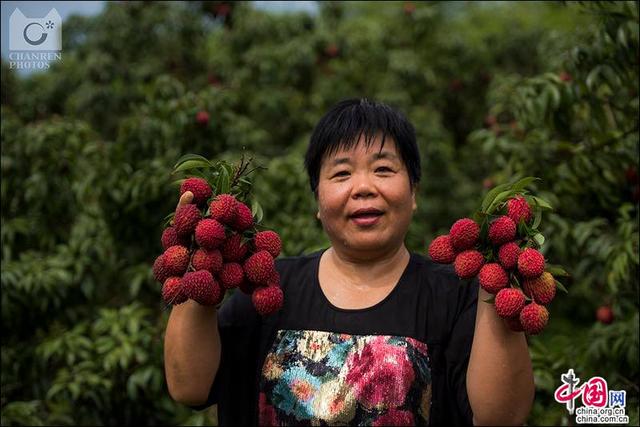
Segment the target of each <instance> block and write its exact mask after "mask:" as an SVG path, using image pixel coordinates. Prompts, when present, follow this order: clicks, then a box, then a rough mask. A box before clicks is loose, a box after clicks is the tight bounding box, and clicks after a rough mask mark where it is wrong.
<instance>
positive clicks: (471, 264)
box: [453, 250, 484, 279]
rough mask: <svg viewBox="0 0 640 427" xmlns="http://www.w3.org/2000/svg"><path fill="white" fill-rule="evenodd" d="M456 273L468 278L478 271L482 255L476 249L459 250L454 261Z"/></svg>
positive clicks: (482, 262)
mask: <svg viewBox="0 0 640 427" xmlns="http://www.w3.org/2000/svg"><path fill="white" fill-rule="evenodd" d="M453 264H454V268H455V270H456V274H457V275H458V277H460V278H461V279H470V278H472V277H474V276H475V275H476V274H478V272H479V271H480V268H481V267H482V264H484V257H483V256H482V254H481V253H480V252H478V251H476V250H468V251H464V252H460V253H459V254H458V256H456V259H455V261H454V263H453Z"/></svg>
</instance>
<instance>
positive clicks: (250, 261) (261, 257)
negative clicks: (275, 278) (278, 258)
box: [244, 251, 275, 285]
mask: <svg viewBox="0 0 640 427" xmlns="http://www.w3.org/2000/svg"><path fill="white" fill-rule="evenodd" d="M274 270H275V264H274V262H273V257H272V256H271V254H270V253H269V252H267V251H259V252H256V253H255V254H253V255H251V256H250V257H249V258H247V260H246V261H245V262H244V272H245V275H246V276H247V278H248V279H249V280H250V281H252V282H253V283H256V284H258V285H264V284H266V283H267V280H268V279H269V276H271V274H272V273H273V271H274Z"/></svg>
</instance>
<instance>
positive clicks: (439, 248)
mask: <svg viewBox="0 0 640 427" xmlns="http://www.w3.org/2000/svg"><path fill="white" fill-rule="evenodd" d="M429 256H430V257H431V259H432V260H433V261H434V262H437V263H440V264H451V263H452V262H453V261H455V259H456V253H455V251H454V250H453V245H452V244H451V237H450V236H449V235H448V234H447V235H444V236H438V237H436V238H435V239H433V241H432V242H431V244H430V245H429Z"/></svg>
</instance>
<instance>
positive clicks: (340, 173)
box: [333, 171, 349, 178]
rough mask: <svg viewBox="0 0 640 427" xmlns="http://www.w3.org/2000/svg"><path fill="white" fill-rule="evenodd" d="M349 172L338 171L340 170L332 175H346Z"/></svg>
mask: <svg viewBox="0 0 640 427" xmlns="http://www.w3.org/2000/svg"><path fill="white" fill-rule="evenodd" d="M348 175H349V172H347V171H340V172H336V173H335V174H334V175H333V177H334V178H335V177H336V176H348Z"/></svg>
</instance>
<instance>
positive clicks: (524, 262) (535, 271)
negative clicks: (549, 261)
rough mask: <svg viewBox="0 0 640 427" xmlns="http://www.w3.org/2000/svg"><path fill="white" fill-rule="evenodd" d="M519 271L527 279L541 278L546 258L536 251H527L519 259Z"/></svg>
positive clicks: (529, 249) (530, 249)
mask: <svg viewBox="0 0 640 427" xmlns="http://www.w3.org/2000/svg"><path fill="white" fill-rule="evenodd" d="M518 271H519V272H520V274H522V276H523V277H525V278H527V279H532V278H535V277H538V276H540V275H541V274H542V273H543V272H544V256H542V254H541V253H540V252H538V251H537V250H535V249H532V248H527V249H525V250H524V251H522V253H521V254H520V256H519V257H518Z"/></svg>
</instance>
